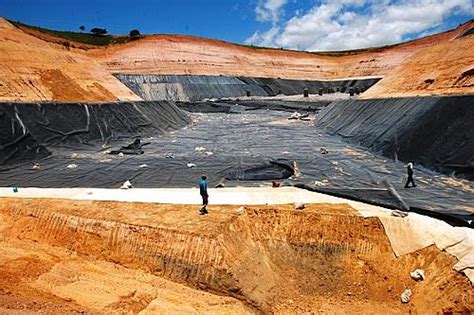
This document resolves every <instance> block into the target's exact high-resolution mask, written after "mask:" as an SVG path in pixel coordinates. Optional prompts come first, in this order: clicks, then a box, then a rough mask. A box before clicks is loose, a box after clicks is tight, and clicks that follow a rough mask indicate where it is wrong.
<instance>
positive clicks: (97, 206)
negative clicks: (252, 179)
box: [0, 198, 474, 314]
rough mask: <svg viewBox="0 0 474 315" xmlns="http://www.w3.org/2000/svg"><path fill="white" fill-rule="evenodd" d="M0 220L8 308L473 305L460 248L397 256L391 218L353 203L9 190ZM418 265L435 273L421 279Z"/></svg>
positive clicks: (392, 309)
mask: <svg viewBox="0 0 474 315" xmlns="http://www.w3.org/2000/svg"><path fill="white" fill-rule="evenodd" d="M0 222H1V223H0V235H1V238H0V246H1V248H2V251H1V253H2V254H1V255H0V287H1V288H2V291H0V308H1V307H3V308H4V309H7V310H9V311H10V310H12V309H19V308H26V309H29V310H37V309H41V310H46V311H48V310H52V311H54V310H61V308H64V311H69V310H74V311H81V310H85V311H86V312H107V311H108V312H110V311H114V312H117V311H118V312H132V313H137V312H139V311H141V310H145V312H147V311H148V312H225V313H236V314H237V313H239V314H240V313H251V312H259V311H263V312H268V313H282V314H283V313H304V312H315V311H319V312H325V313H341V312H346V313H357V312H363V313H381V312H383V313H397V314H398V313H408V312H412V313H436V312H442V311H453V312H466V313H469V312H472V311H474V305H473V301H472V286H471V283H470V282H469V280H468V279H467V278H466V277H465V276H463V275H461V274H459V273H457V272H456V271H454V270H453V269H452V266H453V264H454V263H455V260H456V259H455V258H454V257H452V256H449V255H448V254H446V253H444V252H440V251H439V250H437V249H436V248H435V247H429V248H425V249H423V250H420V251H418V252H416V253H412V254H409V255H404V256H402V257H400V258H396V257H395V255H394V254H393V252H392V249H391V247H390V243H389V240H388V239H387V237H386V235H385V232H384V229H383V226H382V224H381V223H380V221H379V220H378V219H377V218H369V219H364V218H362V217H360V216H359V215H358V214H357V212H356V211H355V210H353V209H352V208H350V207H349V206H348V205H345V204H341V205H327V204H312V205H308V206H307V208H306V209H305V210H304V211H295V210H293V207H292V206H291V205H280V206H246V207H238V206H212V207H210V214H209V215H207V216H204V217H203V216H199V215H198V209H197V208H196V206H188V205H160V204H147V203H120V202H91V201H66V200H52V199H49V200H47V199H36V200H32V199H8V198H4V199H0ZM416 268H421V269H423V270H424V271H425V273H426V279H425V280H424V281H422V282H415V281H414V280H412V279H411V278H410V276H409V272H410V271H412V270H414V269H416ZM405 288H411V289H412V291H413V296H412V299H411V301H410V303H408V304H402V303H401V302H400V294H401V292H402V291H403V290H404V289H405ZM6 292H7V293H6ZM5 296H7V297H8V298H4V297H5ZM46 301H48V303H50V304H45V303H46ZM33 302H34V303H33Z"/></svg>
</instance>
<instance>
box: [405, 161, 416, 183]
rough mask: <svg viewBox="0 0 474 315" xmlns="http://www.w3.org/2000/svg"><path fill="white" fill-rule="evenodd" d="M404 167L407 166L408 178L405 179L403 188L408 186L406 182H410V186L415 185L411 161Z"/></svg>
mask: <svg viewBox="0 0 474 315" xmlns="http://www.w3.org/2000/svg"><path fill="white" fill-rule="evenodd" d="M406 168H407V174H408V179H407V183H406V184H405V188H410V186H408V184H410V183H411V184H412V186H411V187H416V185H415V181H414V180H413V163H412V162H409V163H408V164H407V165H406Z"/></svg>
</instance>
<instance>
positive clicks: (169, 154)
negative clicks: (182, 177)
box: [165, 153, 174, 159]
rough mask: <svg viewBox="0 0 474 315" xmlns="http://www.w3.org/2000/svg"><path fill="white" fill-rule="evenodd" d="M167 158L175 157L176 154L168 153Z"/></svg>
mask: <svg viewBox="0 0 474 315" xmlns="http://www.w3.org/2000/svg"><path fill="white" fill-rule="evenodd" d="M165 158H167V159H174V154H173V153H167V154H166V156H165Z"/></svg>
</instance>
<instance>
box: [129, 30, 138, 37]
mask: <svg viewBox="0 0 474 315" xmlns="http://www.w3.org/2000/svg"><path fill="white" fill-rule="evenodd" d="M130 36H131V37H137V36H140V31H139V30H137V29H135V30H131V31H130Z"/></svg>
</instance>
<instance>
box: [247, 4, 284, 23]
mask: <svg viewBox="0 0 474 315" xmlns="http://www.w3.org/2000/svg"><path fill="white" fill-rule="evenodd" d="M287 2H288V0H259V2H258V5H257V7H256V8H255V13H256V14H257V21H259V22H272V23H277V22H278V20H279V19H280V15H281V13H282V9H283V6H284V5H285V4H286V3H287Z"/></svg>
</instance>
